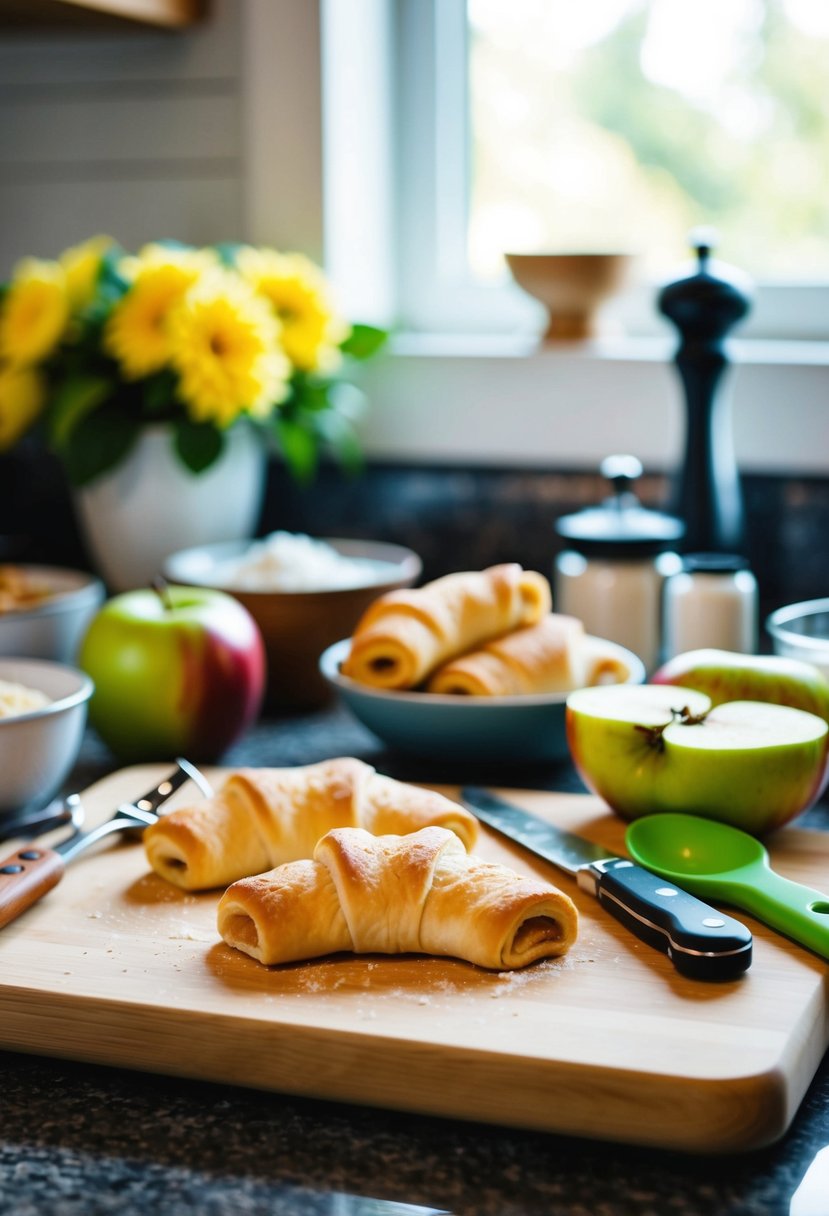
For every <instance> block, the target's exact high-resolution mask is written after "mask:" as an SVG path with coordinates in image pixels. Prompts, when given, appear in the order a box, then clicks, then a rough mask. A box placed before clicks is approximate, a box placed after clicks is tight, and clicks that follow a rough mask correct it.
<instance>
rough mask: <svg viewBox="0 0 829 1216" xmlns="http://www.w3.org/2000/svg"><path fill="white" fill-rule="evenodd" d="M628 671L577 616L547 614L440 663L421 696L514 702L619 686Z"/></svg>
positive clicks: (627, 674) (623, 663)
mask: <svg viewBox="0 0 829 1216" xmlns="http://www.w3.org/2000/svg"><path fill="white" fill-rule="evenodd" d="M629 676H630V668H629V667H628V666H627V664H626V663H625V662H623V660H622V659H620V658H619V657H618V656H617V655H615V654H613V653H612V652H611V650H610V649H609V647H608V645H607V643H606V642H604V641H602V639H601V638H589V637H587V636H586V635H585V632H584V626H583V624H582V622H581V621H579V620H577V619H576V617H572V616H564V615H563V614H561V613H556V612H549V613H547V615H546V616H545V617H542V618H541V620H540V621H539V622H538V624H537V625H528V626H527V627H526V628H524V629H516V630H515V631H514V632H513V633H508V634H506V635H505V636H504V637H501V638H495V640H494V641H492V642H486V643H485V644H484V645H483V646H482V647H481V648H480V650H472V651H470V652H469V654H463V655H460V656H459V657H458V658H456V659H452V660H451V662H449V663H445V664H444V665H443V666H442V667H439V668H438V670H437V671H436V672H435V673H434V675H433V676H432V677H431V679H430V680H429V683H428V684H427V685H426V691H427V692H432V693H442V694H444V695H454V696H467V697H517V696H522V695H526V694H531V693H545V692H572V690H573V689H574V688H587V687H589V686H590V685H592V684H621V683H623V682H624V681H625V680H627V679H628V678H629Z"/></svg>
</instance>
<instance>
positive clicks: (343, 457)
mask: <svg viewBox="0 0 829 1216" xmlns="http://www.w3.org/2000/svg"><path fill="white" fill-rule="evenodd" d="M316 421H317V426H318V428H319V432H320V434H321V436H322V438H323V439H324V440H325V442H326V444H327V445H328V447H329V448H330V449H331V451H332V452H333V453H334V455H335V456H336V457H337V460H338V461H339V462H340V464H341V465H342V467H343V469H345V471H346V472H347V473H349V474H350V475H351V476H353V477H356V476H357V475H358V474H359V473H362V471H363V468H364V461H363V452H362V448H361V447H360V441H359V439H358V438H357V432H356V431H355V430H354V427H353V426H352V424H351V421H350V420H349V419H348V418H347V417H346V416H345V415H344V414H338V413H336V412H335V411H334V410H330V411H329V412H328V413H327V414H321V415H320V416H319V418H318V419H317V420H316Z"/></svg>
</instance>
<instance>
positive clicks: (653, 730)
mask: <svg viewBox="0 0 829 1216" xmlns="http://www.w3.org/2000/svg"><path fill="white" fill-rule="evenodd" d="M667 725H668V723H667V722H665V723H664V724H663V725H662V726H642V725H641V724H640V723H638V722H637V723H636V725H635V726H634V730H638V731H641V732H642V734H643V735H644V736H645V738H646V739H647V741H648V743H649V744H650V746H651V747H652V748H654V750H655V751H658V752H664V750H665V740H664V739H663V738H662V733H663V731H664V730H665V727H666V726H667Z"/></svg>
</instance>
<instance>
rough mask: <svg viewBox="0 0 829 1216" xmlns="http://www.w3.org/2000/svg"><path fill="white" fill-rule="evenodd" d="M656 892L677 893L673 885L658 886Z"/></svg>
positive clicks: (657, 893) (666, 894)
mask: <svg viewBox="0 0 829 1216" xmlns="http://www.w3.org/2000/svg"><path fill="white" fill-rule="evenodd" d="M655 894H656V895H665V896H670V895H676V891H675V890H674V888H673V887H657V888H656V891H655Z"/></svg>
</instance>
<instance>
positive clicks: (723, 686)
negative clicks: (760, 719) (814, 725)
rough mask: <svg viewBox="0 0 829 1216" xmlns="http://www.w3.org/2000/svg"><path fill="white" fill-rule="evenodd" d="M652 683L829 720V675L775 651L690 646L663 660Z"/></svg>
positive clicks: (716, 701)
mask: <svg viewBox="0 0 829 1216" xmlns="http://www.w3.org/2000/svg"><path fill="white" fill-rule="evenodd" d="M651 683H652V684H678V685H681V686H682V687H683V688H695V689H697V690H698V691H699V692H704V693H706V694H707V695H708V696H709V697H710V698H711V700H712V701H713V703H714V704H715V705H721V704H722V703H723V702H725V701H770V702H772V703H773V704H776V705H791V706H792V707H793V708H794V709H805V710H806V711H807V712H808V713H812V714H817V715H818V717H821V718H825V719H826V721H827V722H829V680H827V679H826V676H825V675H824V674H823V672H822V671H820V670H819V669H818V668H817V667H813V666H812V664H811V663H803V662H801V661H800V660H799V659H789V658H785V657H784V656H783V655H772V654H754V655H751V654H736V653H732V652H731V651H729V650H689V651H686V653H685V654H678V655H676V656H675V657H674V658H672V659H669V660H668V662H667V663H665V664H663V666H662V667H660V668H659V670H658V671H656V672H654V674H653V675H652V676H651Z"/></svg>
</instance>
